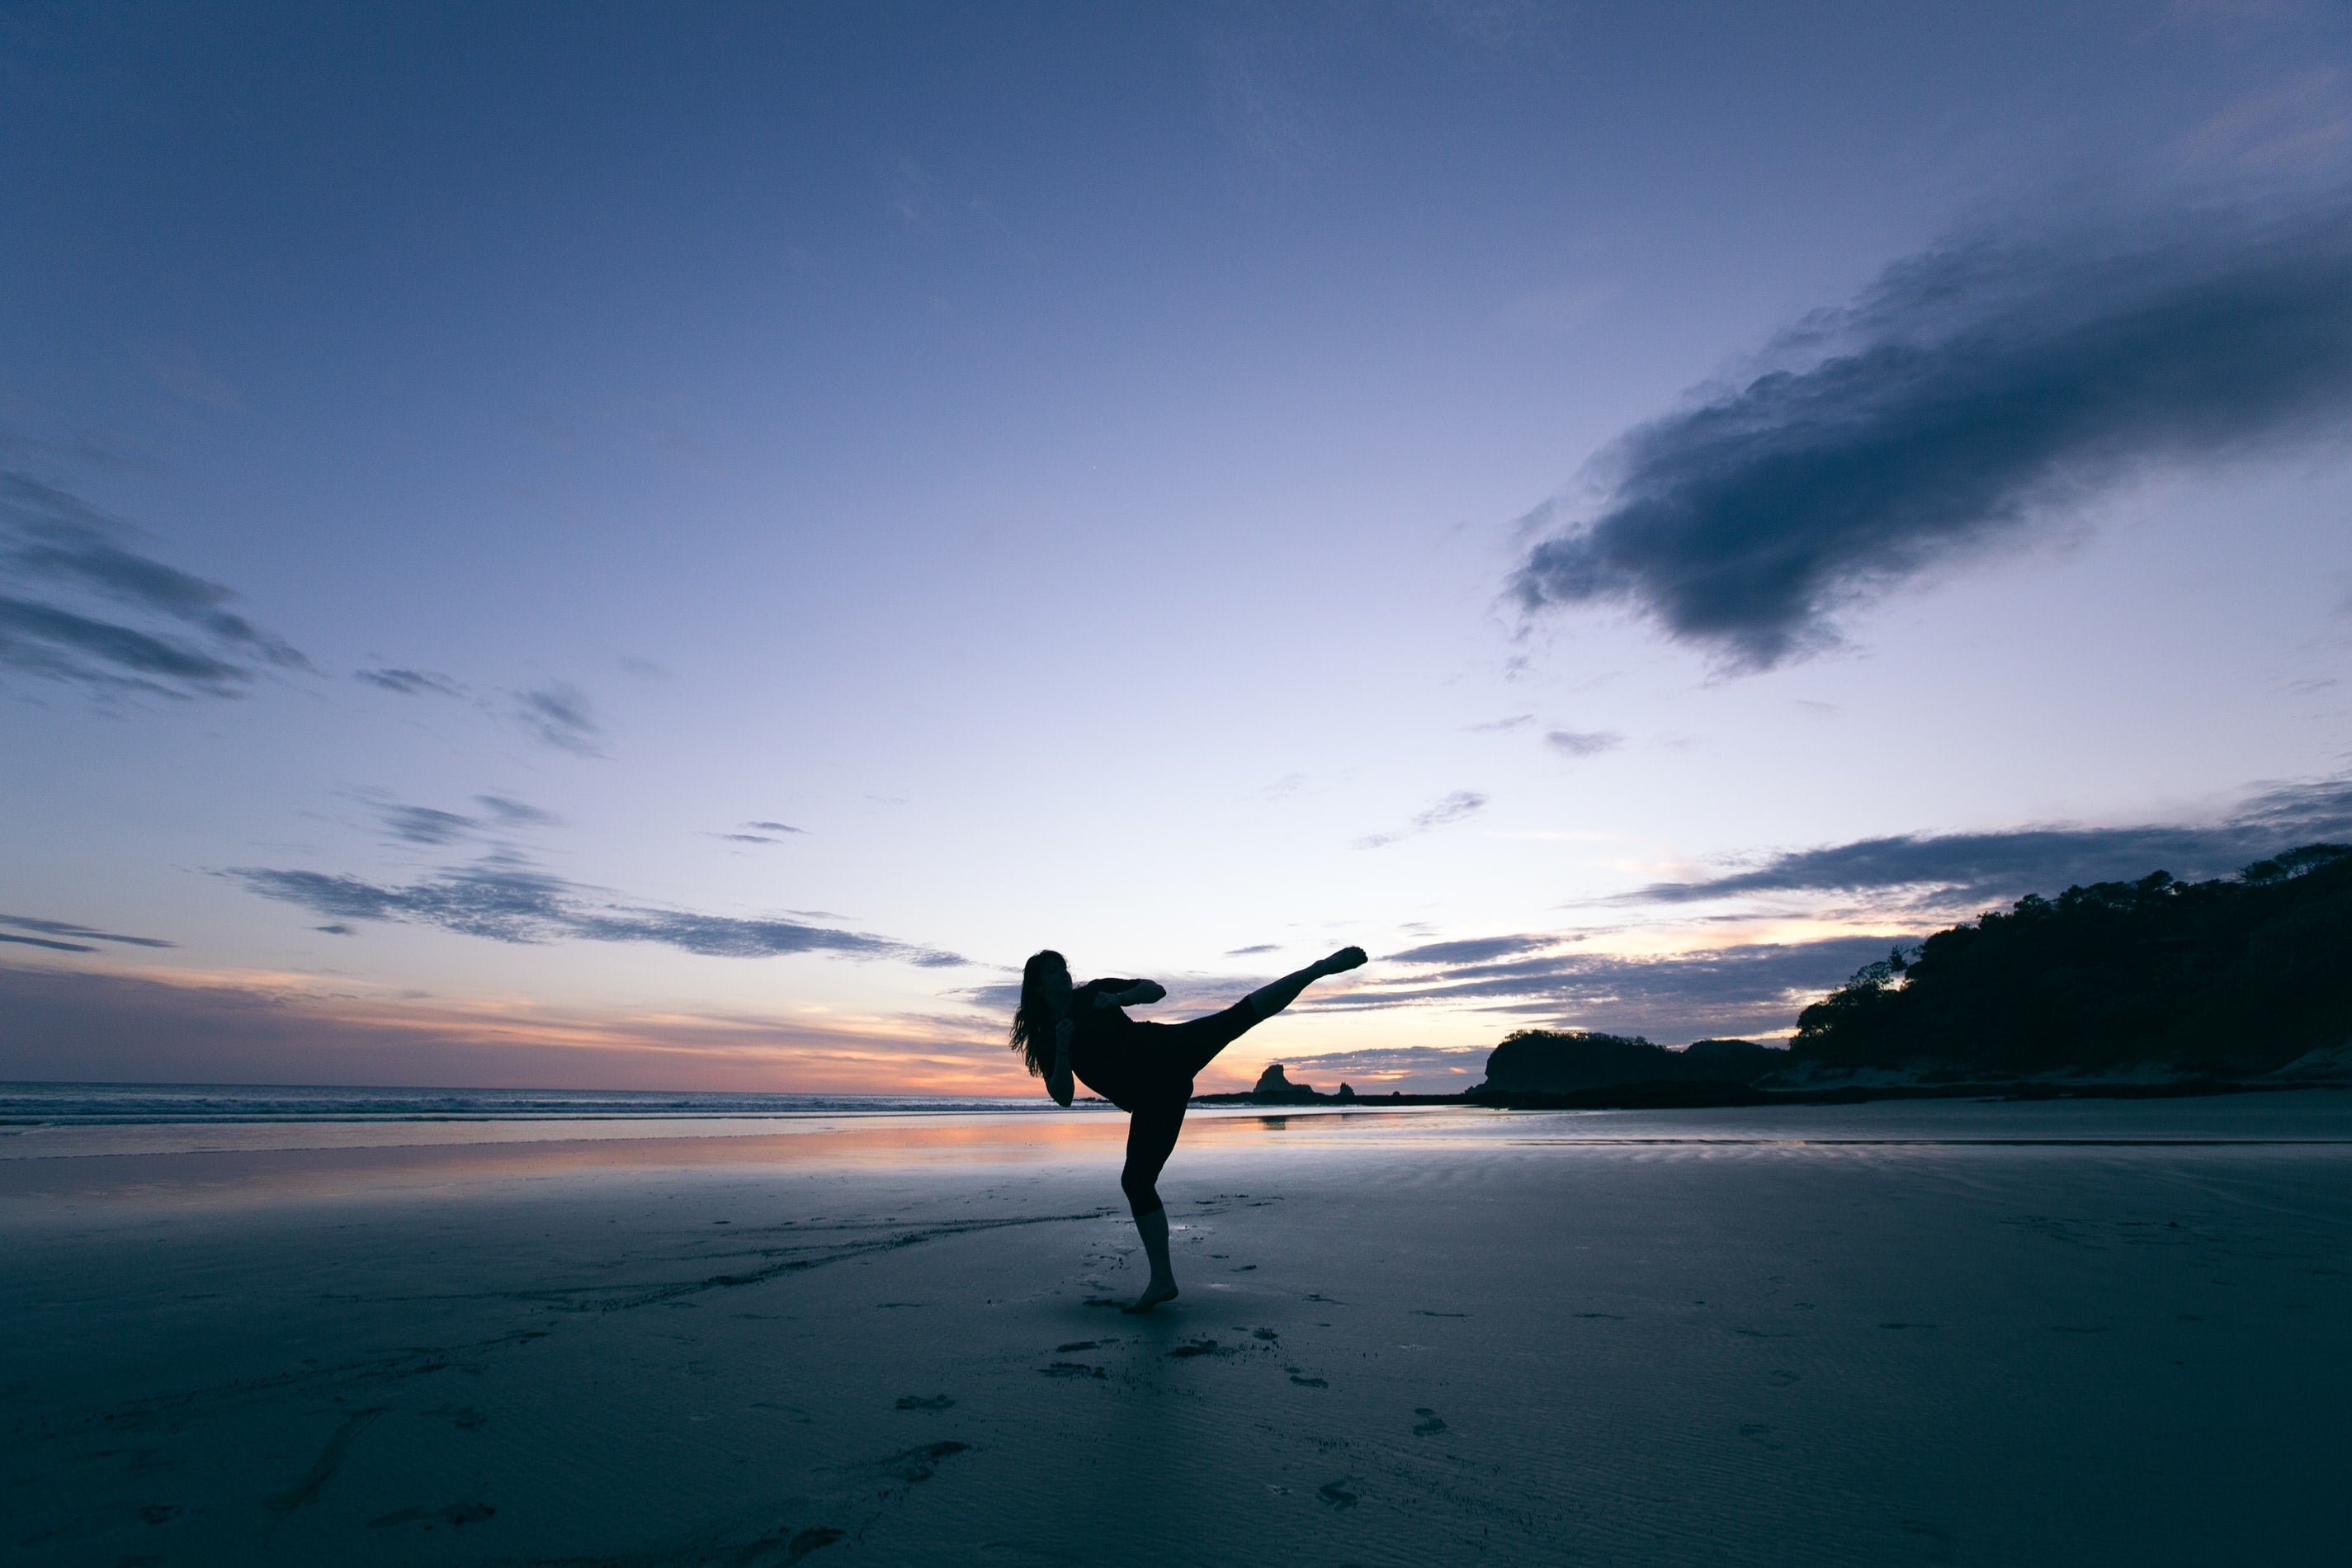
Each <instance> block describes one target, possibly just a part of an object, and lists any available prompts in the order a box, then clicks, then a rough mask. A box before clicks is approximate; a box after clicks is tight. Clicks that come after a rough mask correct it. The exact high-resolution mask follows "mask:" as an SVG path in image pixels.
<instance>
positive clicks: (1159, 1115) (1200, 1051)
mask: <svg viewBox="0 0 2352 1568" xmlns="http://www.w3.org/2000/svg"><path fill="white" fill-rule="evenodd" d="M1258 1022H1259V1018H1258V1013H1257V1009H1256V1008H1255V1007H1253V1006H1251V1005H1249V1003H1248V1002H1247V1001H1246V1000H1244V1001H1240V1002H1236V1003H1234V1005H1232V1006H1230V1007H1228V1008H1226V1009H1225V1010H1224V1011H1223V1012H1222V1013H1212V1014H1210V1015H1209V1016H1207V1017H1205V1018H1188V1019H1186V1020H1185V1021H1184V1022H1183V1023H1181V1024H1139V1025H1137V1026H1135V1029H1134V1031H1132V1032H1131V1033H1130V1039H1131V1040H1132V1041H1133V1043H1134V1045H1135V1046H1136V1047H1138V1048H1139V1052H1140V1053H1141V1054H1144V1055H1145V1057H1146V1059H1147V1061H1148V1062H1149V1064H1150V1065H1149V1067H1148V1068H1147V1071H1148V1072H1149V1074H1150V1079H1149V1083H1150V1087H1149V1088H1148V1089H1142V1090H1139V1092H1137V1093H1136V1094H1134V1095H1133V1096H1132V1097H1131V1098H1132V1100H1133V1101H1134V1103H1133V1104H1131V1105H1129V1107H1128V1108H1127V1110H1128V1119H1127V1167H1126V1169H1124V1170H1122V1171H1120V1172H1119V1173H1118V1184H1119V1187H1120V1190H1122V1191H1123V1192H1125V1193H1126V1194H1127V1204H1128V1207H1129V1208H1130V1209H1132V1210H1134V1211H1135V1217H1136V1218H1138V1219H1141V1218H1142V1217H1143V1216H1144V1215H1148V1214H1150V1213H1152V1212H1154V1211H1155V1210H1158V1209H1160V1208H1163V1207H1165V1206H1166V1205H1163V1204H1162V1203H1160V1188H1159V1182H1160V1170H1161V1168H1162V1167H1164V1166H1165V1165H1166V1164H1167V1163H1168V1156H1169V1155H1171V1154H1172V1153H1174V1152H1176V1135H1177V1134H1178V1133H1180V1132H1181V1131H1184V1104H1185V1101H1187V1100H1191V1099H1192V1079H1193V1076H1194V1075H1195V1074H1197V1073H1198V1072H1199V1071H1200V1070H1201V1069H1202V1068H1204V1067H1207V1066H1208V1065H1209V1064H1210V1063H1211V1062H1212V1061H1213V1060H1215V1059H1216V1056H1217V1053H1218V1052H1219V1051H1222V1050H1223V1049H1224V1048H1225V1047H1227V1046H1230V1045H1232V1044H1233V1043H1234V1041H1235V1040H1238V1039H1240V1038H1241V1037H1242V1036H1243V1035H1244V1034H1246V1033H1248V1032H1249V1030H1250V1028H1251V1027H1252V1026H1255V1025H1256V1024H1257V1023H1258ZM1146 1030H1149V1031H1150V1033H1149V1034H1145V1033H1144V1031H1146Z"/></svg>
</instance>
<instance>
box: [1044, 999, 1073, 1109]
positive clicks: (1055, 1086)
mask: <svg viewBox="0 0 2352 1568" xmlns="http://www.w3.org/2000/svg"><path fill="white" fill-rule="evenodd" d="M1076 1027H1077V1026H1076V1025H1075V1024H1073V1023H1071V1022H1070V1021H1069V1020H1068V1019H1067V1018H1065V1019H1063V1020H1062V1021H1061V1022H1060V1023H1058V1024H1056V1025H1055V1026H1054V1070H1053V1071H1052V1072H1049V1073H1047V1074H1046V1075H1045V1092H1046V1093H1048V1094H1050V1095H1052V1096H1053V1097H1054V1103H1055V1104H1056V1105H1060V1106H1065V1107H1066V1106H1067V1105H1068V1104H1069V1103H1070V1101H1071V1100H1075V1099H1076V1098H1077V1086H1076V1084H1074V1083H1072V1082H1071V1081H1070V1036H1071V1034H1072V1033H1073V1032H1074V1031H1075V1030H1076Z"/></svg>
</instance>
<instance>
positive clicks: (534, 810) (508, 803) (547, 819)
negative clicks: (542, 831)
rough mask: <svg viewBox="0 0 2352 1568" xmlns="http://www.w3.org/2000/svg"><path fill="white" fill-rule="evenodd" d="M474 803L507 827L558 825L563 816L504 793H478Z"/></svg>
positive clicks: (560, 823)
mask: <svg viewBox="0 0 2352 1568" xmlns="http://www.w3.org/2000/svg"><path fill="white" fill-rule="evenodd" d="M474 804H475V805H478V806H480V807H481V808H482V809H483V810H484V811H487V812H488V813H489V814H490V816H492V817H493V818H495V819H496V820H497V821H498V822H499V825H500V826H506V827H558V826H562V823H563V818H562V817H560V816H556V815H555V813H553V812H551V811H542V810H541V809H540V808H539V807H538V806H535V805H530V804H529V803H528V802H526V801H520V800H516V799H514V798H513V797H511V796H509V795H476V796H475V797H474Z"/></svg>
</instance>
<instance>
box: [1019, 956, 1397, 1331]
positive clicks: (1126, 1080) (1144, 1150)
mask: <svg viewBox="0 0 2352 1568" xmlns="http://www.w3.org/2000/svg"><path fill="white" fill-rule="evenodd" d="M1363 962H1364V950H1363V949H1362V948H1360V947H1343V948H1341V949H1340V950H1339V952H1335V953H1333V954H1332V955H1331V956H1330V957H1328V958H1326V959H1323V960H1321V961H1320V962H1318V963H1310V964H1308V965H1307V967H1306V968H1304V969H1302V970H1300V971H1298V972H1297V973H1295V974H1286V975H1284V976H1283V977H1282V978H1281V979H1279V980H1277V981H1276V982H1275V983H1274V984H1271V985H1266V986H1263V987H1261V988H1260V989H1258V990H1255V991H1253V992H1251V993H1250V994H1248V995H1246V996H1244V997H1243V998H1242V999H1241V1000H1240V1001H1238V1002H1236V1003H1234V1005H1232V1006H1230V1007H1228V1008H1226V1009H1225V1010H1224V1011H1223V1012H1222V1013H1213V1014H1211V1015H1210V1016H1207V1017H1205V1018H1192V1019H1188V1020H1186V1021H1185V1022H1183V1023H1181V1024H1139V1023H1137V1022H1136V1021H1135V1020H1134V1019H1132V1018H1130V1017H1129V1016H1127V1015H1126V1014H1125V1013H1124V1012H1122V1011H1121V1010H1120V1009H1122V1008H1126V1007H1138V1006H1142V1005H1147V1004H1149V1003H1152V1002H1157V1001H1159V1000H1160V998H1161V997H1163V996H1165V995H1167V994H1168V991H1167V988H1166V987H1165V986H1162V985H1160V984H1158V983H1156V982H1154V981H1150V980H1089V981H1087V983H1086V984H1084V985H1073V984H1070V966H1069V963H1068V962H1067V961H1066V960H1065V959H1064V958H1063V957H1062V955H1061V954H1060V953H1058V952H1054V951H1052V950H1051V949H1047V950H1046V951H1045V952H1041V953H1038V954H1036V955H1035V956H1034V957H1033V958H1031V959H1030V960H1029V962H1028V963H1027V964H1026V965H1025V966H1024V968H1023V969H1022V971H1021V1006H1020V1010H1019V1011H1017V1012H1015V1013H1014V1014H1013V1049H1014V1050H1016V1051H1019V1052H1020V1053H1021V1054H1022V1056H1023V1057H1024V1058H1026V1059H1027V1061H1028V1063H1029V1070H1030V1071H1031V1072H1033V1073H1034V1074H1036V1075H1037V1076H1038V1077H1040V1078H1043V1079H1045V1088H1046V1089H1047V1091H1048V1092H1050V1093H1051V1094H1052V1095H1053V1097H1054V1098H1055V1100H1057V1101H1059V1102H1060V1103H1061V1104H1064V1105H1067V1104H1069V1103H1070V1100H1071V1096H1072V1095H1073V1093H1074V1092H1075V1091H1074V1089H1072V1087H1071V1083H1070V1077H1071V1075H1072V1074H1073V1073H1075V1074H1076V1075H1077V1078H1078V1080H1079V1081H1080V1082H1082V1083H1084V1084H1085V1085H1086V1086H1087V1088H1088V1089H1093V1090H1094V1091H1095V1092H1096V1093H1097V1094H1099V1095H1101V1096H1102V1097H1103V1098H1104V1099H1105V1100H1109V1101H1110V1102H1111V1103H1112V1104H1113V1105H1116V1106H1118V1108H1119V1109H1120V1110H1124V1111H1126V1112H1127V1115H1128V1123H1127V1167H1126V1169H1124V1170H1122V1171H1121V1172H1119V1174H1118V1184H1119V1186H1120V1187H1121V1188H1123V1189H1124V1190H1125V1191H1126V1193H1127V1202H1128V1206H1129V1208H1131V1209H1132V1210H1134V1211H1135V1228H1136V1231H1137V1233H1138V1234H1139V1235H1140V1236H1141V1237H1143V1251H1144V1255H1145V1256H1146V1257H1148V1258H1150V1259H1151V1279H1150V1283H1148V1284H1146V1285H1145V1286H1144V1288H1143V1294H1142V1295H1140V1296H1139V1297H1137V1298H1136V1299H1135V1301H1134V1304H1133V1305H1131V1306H1129V1308H1128V1309H1127V1310H1129V1311H1130V1312H1148V1311H1150V1310H1151V1309H1152V1308H1154V1307H1156V1306H1158V1305H1160V1302H1162V1301H1167V1300H1173V1299H1174V1298H1175V1295H1176V1276H1175V1274H1174V1273H1173V1272H1172V1271H1171V1269H1170V1268H1169V1267H1168V1211H1167V1210H1166V1209H1165V1208H1164V1207H1162V1206H1161V1205H1160V1192H1159V1188H1158V1186H1157V1184H1158V1182H1159V1180H1160V1167H1161V1166H1163V1165H1165V1164H1167V1163H1168V1156H1169V1155H1170V1154H1171V1153H1172V1152H1174V1151H1175V1148H1176V1135H1177V1134H1178V1133H1179V1132H1181V1131H1183V1130H1184V1104H1185V1101H1187V1100H1191V1099H1192V1076H1193V1075H1194V1074H1195V1073H1197V1072H1199V1071H1200V1070H1201V1069H1202V1068H1204V1067H1206V1066H1208V1065H1209V1062H1210V1060H1211V1059H1212V1058H1214V1057H1215V1056H1216V1054H1217V1053H1218V1052H1219V1051H1222V1050H1223V1049H1224V1048H1225V1047H1227V1046H1230V1045H1232V1044H1233V1043H1234V1041H1235V1040H1237V1039H1239V1038H1241V1037H1242V1036H1243V1034H1244V1032H1246V1031H1247V1030H1248V1029H1250V1028H1251V1027H1253V1026H1255V1025H1257V1024H1258V1023H1260V1022H1262V1021H1264V1020H1265V1019H1267V1018H1271V1017H1273V1016H1275V1015H1276V1013H1279V1012H1281V1011H1282V1010H1283V1009H1284V1008H1285V1007H1287V1006H1289V1005H1291V1004H1292V1003H1293V1002H1296V1001H1297V1000H1298V994H1299V993H1300V992H1302V991H1304V990H1306V989H1307V987H1308V986H1309V985H1312V984H1315V982H1317V981H1318V980H1320V979H1322V978H1323V977H1324V976H1325V975H1327V974H1339V973H1343V972H1344V971H1347V970H1350V969H1354V968H1356V967H1357V966H1358V965H1359V964H1361V963H1363Z"/></svg>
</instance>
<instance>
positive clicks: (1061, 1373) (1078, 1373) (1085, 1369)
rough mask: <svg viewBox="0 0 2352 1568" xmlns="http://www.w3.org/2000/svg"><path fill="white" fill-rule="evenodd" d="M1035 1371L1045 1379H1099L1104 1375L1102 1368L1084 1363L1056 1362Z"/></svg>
mask: <svg viewBox="0 0 2352 1568" xmlns="http://www.w3.org/2000/svg"><path fill="white" fill-rule="evenodd" d="M1037 1370H1038V1371H1039V1372H1041V1373H1044V1374H1045V1376H1047V1377H1091V1378H1097V1379H1099V1378H1101V1377H1102V1376H1103V1375H1104V1373H1103V1369H1102V1368H1100V1367H1098V1366H1088V1365H1087V1364H1086V1363H1084V1362H1076V1361H1057V1362H1055V1363H1054V1364H1053V1365H1051V1366H1041V1367H1039V1368H1038V1369H1037Z"/></svg>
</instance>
